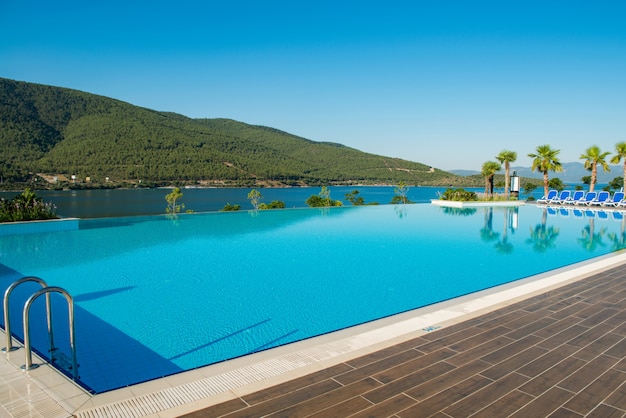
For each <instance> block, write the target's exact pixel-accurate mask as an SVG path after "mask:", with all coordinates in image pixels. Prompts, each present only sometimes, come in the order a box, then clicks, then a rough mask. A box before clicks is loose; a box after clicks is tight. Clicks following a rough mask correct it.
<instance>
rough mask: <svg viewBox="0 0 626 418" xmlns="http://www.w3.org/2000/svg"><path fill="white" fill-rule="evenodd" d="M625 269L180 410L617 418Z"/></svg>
mask: <svg viewBox="0 0 626 418" xmlns="http://www.w3.org/2000/svg"><path fill="white" fill-rule="evenodd" d="M625 308H626V266H620V267H617V268H614V269H611V270H608V271H605V272H602V273H599V274H596V275H593V276H591V277H588V278H586V279H582V280H580V281H577V282H575V283H572V284H569V285H567V286H564V287H561V288H559V289H555V290H552V291H550V292H547V293H544V294H541V295H539V296H536V297H533V298H530V299H527V300H525V301H523V302H519V303H516V304H513V305H510V306H507V307H505V308H502V309H499V310H497V311H493V312H491V313H489V314H486V315H483V316H480V317H477V318H473V319H471V320H468V321H465V322H462V323H459V324H456V325H453V326H450V327H448V328H445V329H441V330H438V331H433V332H431V333H428V334H426V335H423V336H421V337H419V338H416V339H413V340H411V341H408V342H405V343H402V344H399V345H395V346H393V347H390V348H387V349H384V350H381V351H378V352H375V353H372V354H369V355H366V356H363V357H359V358H356V359H354V360H350V361H346V362H344V363H341V364H338V365H336V366H333V367H331V368H328V369H325V370H321V371H319V372H316V373H313V374H310V375H308V376H304V377H301V378H297V379H295V380H292V381H289V382H287V383H283V384H280V385H277V386H274V387H271V388H268V389H265V390H262V391H260V392H256V393H252V394H249V395H246V396H242V397H240V398H237V399H234V400H231V401H228V402H224V403H222V404H219V405H215V406H212V407H210V408H206V409H203V410H200V411H197V412H194V413H192V414H189V415H186V417H221V416H224V417H230V418H235V417H262V416H268V417H348V416H349V417H390V416H392V417H426V416H435V417H468V416H473V417H505V416H511V417H524V418H531V417H548V416H550V417H583V416H589V417H624V416H626V309H625Z"/></svg>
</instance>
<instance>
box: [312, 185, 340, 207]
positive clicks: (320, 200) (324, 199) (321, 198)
mask: <svg viewBox="0 0 626 418" xmlns="http://www.w3.org/2000/svg"><path fill="white" fill-rule="evenodd" d="M305 203H306V204H307V205H308V206H309V207H312V208H323V207H330V206H342V205H343V203H342V202H341V200H331V198H330V190H328V187H326V186H322V190H321V191H320V193H319V195H312V196H311V197H309V198H308V199H307V200H306V202H305Z"/></svg>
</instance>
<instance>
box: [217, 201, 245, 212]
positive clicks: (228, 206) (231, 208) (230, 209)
mask: <svg viewBox="0 0 626 418" xmlns="http://www.w3.org/2000/svg"><path fill="white" fill-rule="evenodd" d="M239 209H241V206H239V205H231V204H230V203H226V205H224V207H223V208H222V209H221V212H236V211H238V210H239Z"/></svg>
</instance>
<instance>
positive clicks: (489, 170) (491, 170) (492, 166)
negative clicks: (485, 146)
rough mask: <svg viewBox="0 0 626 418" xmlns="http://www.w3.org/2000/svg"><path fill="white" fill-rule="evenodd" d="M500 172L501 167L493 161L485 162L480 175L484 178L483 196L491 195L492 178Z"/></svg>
mask: <svg viewBox="0 0 626 418" xmlns="http://www.w3.org/2000/svg"><path fill="white" fill-rule="evenodd" d="M500 170H502V166H501V165H500V164H498V163H497V162H495V161H487V162H486V163H484V164H483V167H482V170H481V171H480V173H481V174H482V175H483V177H485V194H487V195H489V196H492V195H493V178H494V177H495V175H496V173H497V172H498V171H500Z"/></svg>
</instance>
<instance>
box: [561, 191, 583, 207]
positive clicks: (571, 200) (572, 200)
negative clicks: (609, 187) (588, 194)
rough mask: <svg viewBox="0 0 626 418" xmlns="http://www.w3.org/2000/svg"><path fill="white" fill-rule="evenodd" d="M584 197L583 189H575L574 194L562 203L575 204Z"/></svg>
mask: <svg viewBox="0 0 626 418" xmlns="http://www.w3.org/2000/svg"><path fill="white" fill-rule="evenodd" d="M584 197H585V191H584V190H576V191H575V192H574V194H573V195H572V197H571V198H569V199H566V200H565V202H563V203H565V204H568V205H575V204H576V202H580V200H581V199H583V198H584Z"/></svg>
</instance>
